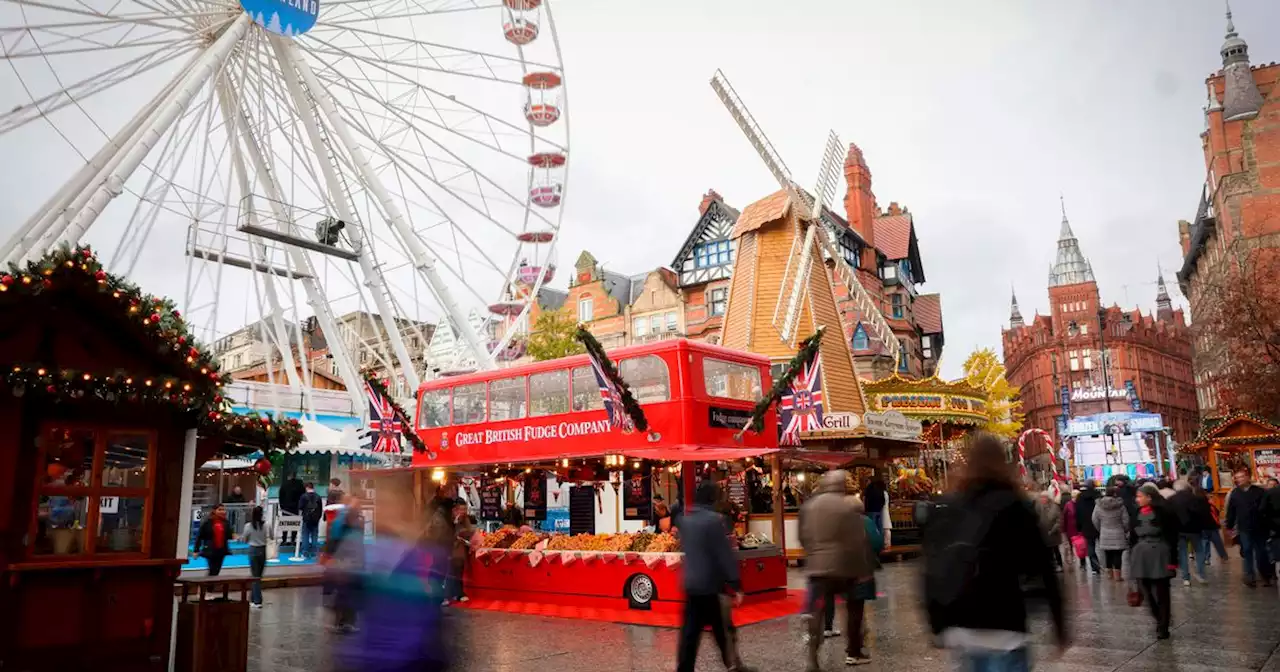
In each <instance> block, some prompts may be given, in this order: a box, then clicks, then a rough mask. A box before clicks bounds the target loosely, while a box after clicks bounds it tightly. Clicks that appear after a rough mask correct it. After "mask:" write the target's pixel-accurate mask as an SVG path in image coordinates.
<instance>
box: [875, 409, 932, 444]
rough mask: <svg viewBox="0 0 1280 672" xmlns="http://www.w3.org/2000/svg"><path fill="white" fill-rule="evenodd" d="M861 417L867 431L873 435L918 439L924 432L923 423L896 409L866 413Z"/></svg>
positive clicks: (907, 439) (909, 439)
mask: <svg viewBox="0 0 1280 672" xmlns="http://www.w3.org/2000/svg"><path fill="white" fill-rule="evenodd" d="M862 419H863V423H864V424H866V426H867V433H869V434H871V435H873V436H883V437H886V438H890V439H903V440H906V441H913V440H919V439H920V435H921V433H923V432H924V425H923V423H921V422H920V421H919V420H913V419H911V418H908V417H907V416H905V415H903V414H902V413H900V412H898V411H886V412H884V413H868V414H866V415H864V416H862Z"/></svg>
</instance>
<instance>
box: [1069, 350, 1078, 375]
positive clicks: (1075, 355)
mask: <svg viewBox="0 0 1280 672" xmlns="http://www.w3.org/2000/svg"><path fill="white" fill-rule="evenodd" d="M1067 356H1068V357H1069V358H1070V359H1071V370H1072V371H1079V370H1080V360H1079V359H1078V358H1079V352H1077V351H1076V350H1072V351H1070V352H1068V353H1067Z"/></svg>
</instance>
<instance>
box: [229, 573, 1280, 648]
mask: <svg viewBox="0 0 1280 672" xmlns="http://www.w3.org/2000/svg"><path fill="white" fill-rule="evenodd" d="M918 571H919V570H918V566H917V565H915V564H913V563H910V562H908V563H898V564H893V565H889V566H887V567H886V568H885V570H884V571H883V572H881V575H880V576H879V579H878V583H879V586H880V590H881V592H882V593H883V594H884V596H883V597H881V598H880V599H879V600H877V601H876V602H875V603H874V604H872V605H869V606H868V609H867V625H868V633H867V643H868V646H869V648H870V650H871V654H872V658H873V661H872V664H871V665H868V666H865V667H864V668H863V669H866V670H868V671H890V670H902V671H904V672H907V671H909V672H934V671H942V670H951V669H954V664H953V662H952V660H951V658H950V656H949V654H948V653H947V652H946V651H941V650H938V649H935V648H933V647H931V646H930V644H929V641H930V640H929V637H928V636H927V632H928V628H927V625H926V624H925V621H924V616H923V613H922V612H921V610H920V599H919V593H918V587H919V577H918V575H917V572H918ZM1238 575H1239V568H1238V567H1237V566H1236V564H1235V563H1232V565H1231V566H1230V567H1227V568H1225V569H1224V568H1223V566H1222V565H1219V564H1215V565H1214V566H1213V567H1212V568H1211V570H1210V583H1209V585H1206V586H1199V585H1196V586H1191V587H1184V586H1182V585H1181V582H1179V581H1175V582H1174V586H1173V637H1172V639H1170V640H1168V641H1163V642H1160V641H1157V640H1156V638H1155V625H1154V622H1153V621H1152V620H1151V618H1150V614H1149V612H1148V611H1147V609H1146V607H1145V606H1143V607H1139V608H1133V607H1130V606H1129V605H1128V604H1127V602H1126V599H1125V597H1126V595H1125V593H1126V587H1125V584H1123V583H1114V582H1110V581H1104V580H1100V579H1099V578H1098V577H1094V576H1090V575H1087V574H1081V573H1080V572H1078V571H1074V570H1073V571H1068V572H1067V573H1066V574H1064V575H1063V577H1062V578H1063V584H1064V589H1065V592H1066V594H1067V597H1068V607H1067V611H1068V614H1069V615H1070V618H1071V628H1072V633H1073V646H1072V647H1071V648H1070V649H1068V650H1067V651H1066V652H1065V653H1063V654H1062V655H1061V656H1060V657H1059V656H1057V655H1056V647H1055V646H1054V645H1053V641H1052V636H1051V634H1050V627H1049V619H1048V615H1047V613H1046V612H1045V610H1043V609H1040V610H1036V611H1034V612H1033V616H1032V623H1033V628H1032V630H1033V632H1032V640H1033V642H1035V644H1034V646H1035V656H1036V658H1037V661H1036V665H1035V669H1037V670H1047V671H1054V672H1116V671H1122V672H1144V671H1146V670H1152V671H1157V670H1158V671H1159V672H1192V671H1197V672H1198V671H1201V670H1206V671H1207V670H1214V671H1219V672H1234V671H1236V670H1264V671H1265V672H1280V652H1278V649H1280V594H1278V593H1277V591H1276V590H1274V589H1273V590H1269V591H1268V590H1262V589H1260V588H1259V589H1253V590H1251V589H1248V588H1246V587H1244V586H1243V585H1241V583H1240V581H1239V576H1238ZM790 579H791V581H790V583H791V585H792V587H797V588H798V587H800V586H802V585H803V574H801V573H799V572H795V571H793V572H792V575H791V577H790ZM266 602H267V605H266V607H265V608H264V609H262V610H261V611H255V612H252V613H251V615H250V647H249V649H250V650H249V670H250V672H330V671H331V670H333V664H332V663H333V661H332V658H331V653H330V647H331V646H332V645H333V642H334V639H335V637H337V635H333V634H330V633H329V632H328V631H326V630H325V628H324V623H325V617H326V614H325V611H324V608H323V604H322V596H321V591H320V589H319V588H287V589H281V590H274V591H269V592H268V593H267V595H266ZM450 618H451V619H452V621H453V623H454V625H455V626H456V631H457V632H458V641H457V644H456V649H457V655H456V659H457V665H456V668H455V670H456V672H508V671H510V672H516V671H517V670H519V671H521V672H527V670H529V669H533V668H534V667H536V668H538V669H555V670H557V671H558V672H579V671H581V672H587V671H591V672H595V671H597V670H599V671H605V670H607V671H608V672H670V671H671V670H673V669H674V668H675V650H676V634H677V633H676V631H675V630H672V629H663V628H648V627H642V626H632V625H621V624H614V623H598V622H590V621H577V620H564V619H552V618H540V617H533V616H517V615H508V614H501V613H493V612H473V611H466V610H451V611H450ZM837 618H838V619H839V618H842V617H837ZM802 627H803V626H802V622H801V619H800V618H799V617H798V616H791V617H787V618H780V619H775V620H772V621H766V622H764V623H758V624H756V625H751V626H747V627H744V628H742V630H741V631H740V639H741V650H742V657H743V660H744V662H746V663H747V664H749V665H751V666H752V667H755V668H756V669H758V670H761V671H762V672H792V671H795V672H802V671H803V670H804V654H803V649H802V645H801V643H800V633H801V630H802ZM821 662H822V665H823V669H824V670H832V671H834V670H842V669H847V668H845V666H844V647H843V642H842V641H841V640H839V639H833V640H828V642H827V643H826V645H824V647H823V651H822V659H821ZM698 669H699V670H722V669H724V666H723V664H722V663H721V662H720V658H719V653H718V651H717V650H716V647H715V644H714V642H713V641H712V640H711V638H710V636H706V637H704V638H703V645H702V648H701V650H700V652H699V657H698Z"/></svg>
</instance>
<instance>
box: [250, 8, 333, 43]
mask: <svg viewBox="0 0 1280 672" xmlns="http://www.w3.org/2000/svg"><path fill="white" fill-rule="evenodd" d="M240 6H241V7H243V8H244V11H245V12H247V13H248V14H249V17H250V18H252V19H253V22H254V23H256V24H258V25H259V26H262V27H263V28H265V29H266V30H267V31H268V32H272V33H275V34H276V35H284V36H285V37H293V36H295V35H301V34H303V33H305V32H307V31H308V30H311V28H312V27H314V26H315V25H316V17H318V16H319V15H320V2H319V0H240Z"/></svg>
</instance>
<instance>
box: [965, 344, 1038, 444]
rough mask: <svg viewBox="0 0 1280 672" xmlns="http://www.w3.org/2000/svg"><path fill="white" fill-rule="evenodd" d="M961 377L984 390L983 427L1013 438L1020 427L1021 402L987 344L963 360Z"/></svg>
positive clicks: (1022, 416) (1001, 363) (985, 429)
mask: <svg viewBox="0 0 1280 672" xmlns="http://www.w3.org/2000/svg"><path fill="white" fill-rule="evenodd" d="M964 378H965V381H966V382H968V383H969V384H970V385H972V386H974V387H976V388H978V389H980V390H982V391H984V392H986V393H987V424H986V425H985V426H983V427H982V429H983V430H984V431H987V432H991V433H992V434H996V435H997V436H1003V437H1006V438H1010V439H1012V438H1014V437H1016V436H1018V432H1020V431H1022V420H1023V418H1025V417H1026V416H1025V415H1024V414H1023V413H1022V412H1021V409H1022V402H1021V401H1019V400H1018V387H1017V386H1016V385H1012V384H1010V383H1009V381H1008V379H1007V378H1005V369H1004V363H1003V362H1001V361H1000V358H999V357H997V356H996V353H995V351H994V350H992V349H991V348H982V349H980V350H975V351H974V352H973V354H971V355H969V358H968V359H966V360H964Z"/></svg>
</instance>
